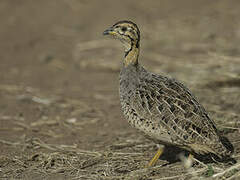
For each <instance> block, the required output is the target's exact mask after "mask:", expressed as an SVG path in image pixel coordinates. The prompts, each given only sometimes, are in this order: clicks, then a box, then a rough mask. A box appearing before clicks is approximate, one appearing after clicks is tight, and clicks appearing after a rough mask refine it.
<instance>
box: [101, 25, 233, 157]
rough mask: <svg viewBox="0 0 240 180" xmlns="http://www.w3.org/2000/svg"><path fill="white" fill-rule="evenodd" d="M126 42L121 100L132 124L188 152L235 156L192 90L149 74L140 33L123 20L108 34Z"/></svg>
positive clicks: (164, 143) (157, 141)
mask: <svg viewBox="0 0 240 180" xmlns="http://www.w3.org/2000/svg"><path fill="white" fill-rule="evenodd" d="M104 34H105V35H106V34H107V35H112V36H114V37H116V38H117V39H120V40H121V42H123V45H124V48H125V58H124V62H123V67H122V69H121V72H120V101H121V105H122V110H123V114H124V116H125V118H126V119H127V120H128V122H129V123H130V124H131V125H132V126H133V127H135V128H137V129H138V130H140V131H141V132H143V133H144V134H145V135H146V136H147V137H149V138H150V139H152V140H154V141H155V142H156V143H158V144H163V145H173V146H177V147H180V148H183V149H186V150H188V151H192V152H196V153H200V154H206V153H213V154H215V155H217V156H218V157H220V158H223V157H225V156H229V155H230V154H231V153H232V150H233V148H232V145H231V144H229V143H228V144H229V146H226V145H225V144H224V143H223V142H222V139H223V138H222V137H221V136H220V135H219V132H218V130H217V128H216V125H215V123H214V122H213V121H212V120H211V119H210V118H209V116H208V114H207V112H206V111H205V109H204V107H203V106H202V105H201V104H199V103H198V101H197V99H196V98H195V97H194V96H193V95H192V93H191V92H190V91H189V89H188V88H186V87H185V86H184V85H183V84H182V83H180V82H178V81H177V80H175V79H172V78H168V77H165V76H162V75H157V74H153V73H150V72H148V71H147V70H145V69H144V68H143V67H142V66H141V65H140V64H139V63H138V54H139V41H140V31H139V29H138V27H137V25H136V24H134V23H132V22H130V21H120V22H118V23H116V24H114V25H113V26H112V27H110V28H109V29H108V30H106V31H105V32H104Z"/></svg>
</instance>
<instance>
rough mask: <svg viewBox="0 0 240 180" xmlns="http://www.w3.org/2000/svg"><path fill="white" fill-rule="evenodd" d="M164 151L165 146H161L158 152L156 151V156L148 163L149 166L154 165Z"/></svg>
mask: <svg viewBox="0 0 240 180" xmlns="http://www.w3.org/2000/svg"><path fill="white" fill-rule="evenodd" d="M163 151H164V146H159V147H158V151H157V153H156V154H155V156H154V157H153V158H152V160H151V161H150V162H149V163H148V165H147V167H151V166H153V165H154V164H155V163H156V162H157V160H158V159H159V157H160V156H161V155H162V153H163Z"/></svg>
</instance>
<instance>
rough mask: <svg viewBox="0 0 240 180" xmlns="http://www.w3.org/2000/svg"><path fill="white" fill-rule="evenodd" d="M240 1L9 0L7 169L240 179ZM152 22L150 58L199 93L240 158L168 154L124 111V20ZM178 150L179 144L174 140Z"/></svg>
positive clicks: (146, 56) (0, 76)
mask: <svg viewBox="0 0 240 180" xmlns="http://www.w3.org/2000/svg"><path fill="white" fill-rule="evenodd" d="M239 17H240V2H239V1H238V0H228V1H220V0H219V1H211V0H202V1H178V0H174V1H168V0H162V1H154V0H148V1H137V0H132V1H127V0H122V1H98V0H92V1H87V0H51V1H49V0H41V1H32V0H24V1H17V0H12V1H10V0H1V1H0V22H1V28H0V99H1V101H0V109H1V111H0V179H83V180H84V179H93V180H94V179H96V180H99V179H100V180H101V179H109V180H110V179H111V180H116V179H129V180H133V179H135V180H137V179H138V180H140V179H141V180H145V179H147V180H153V179H159V180H163V179H164V180H166V179H220V178H226V179H229V180H230V179H240V163H239V162H238V161H239V159H240V21H239ZM123 19H128V20H132V21H134V22H136V23H137V24H138V25H139V27H140V29H141V35H142V36H141V37H142V38H141V56H140V60H139V61H140V62H141V63H142V64H143V65H144V66H145V67H146V68H147V69H148V70H149V71H152V72H155V73H159V74H165V75H168V76H171V77H175V78H177V79H178V80H180V81H182V82H183V83H185V84H186V85H187V86H188V87H189V88H190V89H191V90H192V91H193V92H194V94H195V95H196V96H197V97H198V99H199V101H200V102H201V103H202V104H203V105H204V107H205V108H206V110H207V111H208V112H209V114H210V116H211V117H212V119H214V121H215V122H216V124H217V125H218V128H219V129H220V130H221V131H222V132H223V133H224V134H225V136H227V137H228V138H229V139H230V141H231V142H232V144H233V145H234V148H235V152H234V154H233V158H235V159H236V161H237V163H236V164H233V165H232V164H226V163H214V162H210V163H203V162H195V163H194V165H193V166H192V167H191V168H185V167H184V163H183V162H181V161H174V162H169V160H168V158H164V156H163V158H161V159H159V160H158V162H157V164H156V165H155V166H154V167H151V168H145V165H146V164H147V162H149V160H150V159H151V158H152V157H153V155H154V154H155V152H156V150H157V147H156V145H155V144H154V143H153V142H151V141H149V140H148V139H145V138H144V137H143V136H142V135H141V134H139V133H138V132H137V131H136V130H135V129H133V128H131V127H130V126H129V125H128V123H127V121H126V120H125V119H124V118H123V116H122V113H121V111H120V103H119V96H118V73H119V69H120V67H121V61H122V59H123V49H122V47H121V46H120V43H119V42H116V41H114V40H111V39H106V38H105V37H103V36H102V32H103V31H104V30H105V29H106V28H107V27H109V26H110V25H112V24H113V23H115V22H116V21H118V20H123ZM165 154H166V155H165V156H166V157H167V156H170V157H172V158H173V159H174V158H175V156H176V154H175V153H174V152H171V151H168V152H166V153H165Z"/></svg>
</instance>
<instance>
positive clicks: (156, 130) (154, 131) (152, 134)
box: [121, 103, 173, 145]
mask: <svg viewBox="0 0 240 180" xmlns="http://www.w3.org/2000/svg"><path fill="white" fill-rule="evenodd" d="M121 104H122V110H123V114H124V116H125V118H126V119H127V120H128V123H129V124H130V125H131V126H132V127H134V128H136V129H138V130H139V131H140V132H142V133H143V134H144V135H145V137H147V138H148V139H151V140H153V141H154V142H155V143H158V144H171V145H173V141H172V140H171V137H170V135H169V133H168V131H167V130H166V129H165V128H163V127H162V126H161V124H160V122H158V123H156V122H155V123H153V121H151V119H147V120H146V119H144V118H141V117H139V116H138V114H137V113H136V112H134V109H132V108H131V107H130V106H129V105H128V103H121Z"/></svg>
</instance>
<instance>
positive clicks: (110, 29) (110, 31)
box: [103, 27, 115, 35]
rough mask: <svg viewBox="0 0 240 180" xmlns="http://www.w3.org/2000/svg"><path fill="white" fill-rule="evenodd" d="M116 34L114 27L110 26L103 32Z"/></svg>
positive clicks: (104, 33)
mask: <svg viewBox="0 0 240 180" xmlns="http://www.w3.org/2000/svg"><path fill="white" fill-rule="evenodd" d="M114 34H115V32H114V30H113V28H112V27H110V28H108V29H107V30H105V31H104V32H103V35H114Z"/></svg>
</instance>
